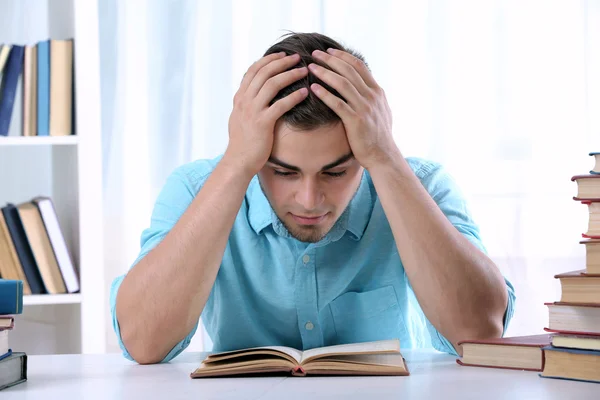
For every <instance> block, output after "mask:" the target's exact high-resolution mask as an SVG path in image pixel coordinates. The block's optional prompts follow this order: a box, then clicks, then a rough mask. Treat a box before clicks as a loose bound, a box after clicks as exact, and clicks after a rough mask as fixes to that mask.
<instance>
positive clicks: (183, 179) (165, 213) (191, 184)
mask: <svg viewBox="0 0 600 400" xmlns="http://www.w3.org/2000/svg"><path fill="white" fill-rule="evenodd" d="M194 173H195V171H190V167H189V166H188V165H186V166H183V167H179V168H178V169H176V170H175V171H174V172H173V173H172V174H171V175H170V176H169V177H168V178H167V181H166V183H165V185H164V186H163V188H162V189H161V191H160V193H159V195H158V198H157V200H156V202H155V204H154V208H153V211H152V216H151V221H150V226H149V227H148V228H146V229H144V231H143V232H142V235H141V241H140V245H141V249H140V252H139V255H138V257H137V258H136V260H135V261H134V262H133V263H132V265H131V267H133V266H135V265H136V264H137V263H138V262H139V261H140V260H141V259H142V258H144V257H145V256H146V255H147V254H148V253H149V252H150V251H151V250H152V249H154V248H155V247H156V246H157V245H158V244H159V243H160V242H161V241H162V240H163V239H164V237H165V236H166V235H167V233H168V232H169V231H170V230H171V228H173V226H174V225H175V224H176V223H177V221H178V220H179V218H180V217H181V215H183V213H184V212H185V210H186V209H187V208H188V206H189V205H190V204H191V202H192V200H193V199H194V197H195V195H196V193H197V191H198V190H199V188H200V187H201V184H202V183H203V181H204V180H206V176H198V177H196V175H194ZM131 267H130V269H131ZM125 276H126V274H123V275H121V276H118V277H117V278H115V279H114V280H113V282H112V284H111V287H110V295H109V301H110V312H111V317H112V324H113V329H114V331H115V333H116V335H117V340H118V343H119V346H120V348H121V350H122V353H123V356H124V357H125V358H127V359H129V360H131V361H135V360H134V359H133V357H131V355H130V354H129V352H128V351H127V348H126V347H125V345H124V344H123V340H122V338H121V331H120V328H119V321H118V320H117V315H116V299H117V293H118V291H119V288H120V286H121V283H122V282H123V279H124V278H125ZM197 328H198V322H196V325H195V326H194V329H193V330H192V331H191V332H190V333H189V334H188V335H187V336H186V337H185V338H184V339H183V340H181V341H180V342H179V343H177V344H176V345H175V346H174V347H173V348H172V349H171V351H170V352H169V353H168V354H167V355H166V356H165V358H164V359H163V360H162V361H161V362H167V361H170V360H172V359H173V358H174V357H176V356H177V355H178V354H180V353H181V352H182V351H183V350H184V349H185V348H186V347H187V346H188V345H189V344H190V341H191V339H192V337H193V336H194V334H195V333H196V330H197Z"/></svg>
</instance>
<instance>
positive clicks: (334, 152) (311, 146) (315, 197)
mask: <svg viewBox="0 0 600 400" xmlns="http://www.w3.org/2000/svg"><path fill="white" fill-rule="evenodd" d="M362 172H363V168H362V166H361V165H360V164H359V163H358V162H357V161H356V159H355V158H354V157H353V156H352V152H351V150H350V145H349V144H348V140H347V139H346V131H345V130H344V125H343V124H342V123H338V124H336V125H333V126H326V127H321V128H317V129H314V130H311V131H298V130H293V129H290V128H289V127H288V126H287V125H286V124H284V123H281V121H279V122H278V123H277V124H276V126H275V137H274V143H273V151H272V152H271V158H270V159H269V161H268V162H267V163H266V164H265V166H264V167H263V168H262V170H261V171H260V172H259V174H258V176H259V180H260V183H261V187H262V189H263V191H264V193H265V195H266V197H267V199H268V200H269V203H270V204H271V207H272V208H273V210H275V213H276V214H277V216H278V217H279V219H280V220H281V221H282V222H283V224H284V225H285V227H286V228H287V230H288V231H289V232H290V234H291V235H292V236H293V237H295V238H296V239H298V240H300V241H302V242H310V243H315V242H318V241H319V240H321V239H322V238H323V237H325V235H326V234H327V233H328V232H329V231H330V230H331V228H332V227H333V225H334V224H335V222H336V221H337V220H338V218H339V217H340V215H342V213H343V212H344V210H345V209H346V207H347V206H348V203H350V200H352V197H353V196H354V194H355V193H356V190H357V189H358V186H359V185H360V180H361V177H362Z"/></svg>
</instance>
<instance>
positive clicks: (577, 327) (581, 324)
mask: <svg viewBox="0 0 600 400" xmlns="http://www.w3.org/2000/svg"><path fill="white" fill-rule="evenodd" d="M546 306H548V313H549V324H548V328H544V330H545V331H546V332H558V333H563V334H575V335H600V305H598V304H573V303H565V302H555V303H546Z"/></svg>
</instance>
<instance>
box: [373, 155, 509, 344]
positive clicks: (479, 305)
mask: <svg viewBox="0 0 600 400" xmlns="http://www.w3.org/2000/svg"><path fill="white" fill-rule="evenodd" d="M369 172H370V174H371V176H372V179H373V183H374V185H375V188H376V190H377V193H378V195H379V198H380V199H381V203H382V206H383V209H384V211H385V214H386V216H387V218H388V220H389V222H390V226H391V228H392V232H393V235H394V239H395V241H396V246H397V248H398V252H399V254H400V257H401V260H402V264H403V265H404V268H405V271H406V274H407V276H408V279H409V280H410V282H411V285H412V287H413V290H414V292H415V295H416V297H417V299H418V301H419V304H420V305H421V308H422V309H423V311H424V313H425V314H426V315H427V317H428V319H429V320H430V321H431V323H432V324H433V325H434V326H435V327H436V328H437V329H438V331H439V332H440V333H441V334H442V335H444V336H445V337H446V338H447V339H448V340H450V341H451V342H452V343H453V344H454V347H455V348H456V349H457V350H458V346H457V345H456V343H457V342H458V341H460V340H463V339H467V338H469V339H471V338H472V339H475V338H479V337H498V336H500V335H501V333H502V328H503V324H502V322H503V316H504V312H505V310H506V306H507V301H508V293H507V288H506V284H505V282H504V278H503V277H502V274H501V273H500V271H499V270H498V268H497V267H496V266H495V265H494V263H493V262H492V261H491V260H490V259H489V258H488V257H487V256H486V255H485V254H484V253H483V252H482V251H480V250H479V249H478V248H477V247H476V246H475V245H474V244H473V243H471V242H470V241H469V240H468V239H467V238H466V237H465V236H463V235H462V234H461V233H460V232H459V231H458V230H457V229H456V228H455V227H454V226H453V225H452V223H451V222H450V221H449V220H448V218H446V216H445V215H444V213H443V212H442V211H441V210H440V208H439V207H438V206H437V204H436V203H435V201H434V200H433V199H432V198H431V196H430V195H429V193H428V192H427V190H426V189H425V188H424V187H423V185H422V184H421V182H420V180H419V179H418V178H417V177H416V176H415V175H414V173H413V172H412V170H411V168H410V166H409V165H408V163H407V162H406V160H404V158H403V157H402V155H401V154H398V156H397V157H395V158H394V159H393V161H389V162H386V163H381V164H379V165H378V166H376V167H374V168H372V169H371V170H370V171H369Z"/></svg>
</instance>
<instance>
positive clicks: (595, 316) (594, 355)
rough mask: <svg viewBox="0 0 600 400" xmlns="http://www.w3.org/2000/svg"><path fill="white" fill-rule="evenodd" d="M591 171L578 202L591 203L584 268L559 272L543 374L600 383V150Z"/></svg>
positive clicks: (580, 180)
mask: <svg viewBox="0 0 600 400" xmlns="http://www.w3.org/2000/svg"><path fill="white" fill-rule="evenodd" d="M590 156H593V157H594V158H595V160H596V164H595V167H594V169H592V170H591V171H590V173H589V174H587V175H575V176H573V177H572V178H571V180H572V181H574V182H577V189H578V190H577V196H575V197H573V199H574V200H576V201H579V202H580V203H581V204H582V205H585V206H587V207H588V211H589V218H588V226H587V231H586V232H585V233H583V234H582V236H583V237H584V238H585V240H582V241H580V242H579V243H580V244H583V245H584V246H585V255H586V261H585V269H580V270H576V271H569V272H565V273H563V274H559V275H556V276H555V278H556V279H559V280H560V285H561V298H560V301H557V302H554V303H547V306H548V310H549V324H548V327H547V328H546V330H547V331H549V332H554V333H556V334H555V335H554V336H553V338H552V343H551V344H550V345H549V346H547V347H545V348H544V354H545V364H544V369H543V371H542V373H541V376H543V377H549V378H563V379H573V380H584V381H592V382H599V383H600V153H590Z"/></svg>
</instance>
